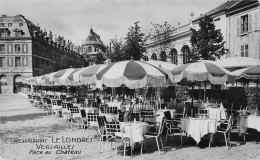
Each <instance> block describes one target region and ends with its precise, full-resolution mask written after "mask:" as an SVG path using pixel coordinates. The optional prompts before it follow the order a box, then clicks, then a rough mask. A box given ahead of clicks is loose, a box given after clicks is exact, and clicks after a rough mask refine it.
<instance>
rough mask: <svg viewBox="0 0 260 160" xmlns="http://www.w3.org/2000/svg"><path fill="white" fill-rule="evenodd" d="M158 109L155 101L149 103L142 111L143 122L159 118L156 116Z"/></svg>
mask: <svg viewBox="0 0 260 160" xmlns="http://www.w3.org/2000/svg"><path fill="white" fill-rule="evenodd" d="M156 108H157V107H156V103H155V102H154V101H149V102H147V103H146V104H145V105H144V107H143V108H141V110H140V117H141V119H142V121H143V122H144V121H145V119H151V118H152V119H154V118H155V117H156V116H157V115H155V112H156Z"/></svg>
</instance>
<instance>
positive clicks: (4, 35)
mask: <svg viewBox="0 0 260 160" xmlns="http://www.w3.org/2000/svg"><path fill="white" fill-rule="evenodd" d="M7 36H8V34H7V32H6V31H0V38H3V37H7Z"/></svg>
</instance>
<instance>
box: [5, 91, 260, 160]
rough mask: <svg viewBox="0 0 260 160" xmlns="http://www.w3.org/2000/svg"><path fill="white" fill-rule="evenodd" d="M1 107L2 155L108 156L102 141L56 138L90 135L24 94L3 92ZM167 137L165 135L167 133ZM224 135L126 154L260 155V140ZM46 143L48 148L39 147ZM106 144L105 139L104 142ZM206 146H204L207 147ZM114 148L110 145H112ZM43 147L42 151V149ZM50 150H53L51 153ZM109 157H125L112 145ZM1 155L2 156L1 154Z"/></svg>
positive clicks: (16, 159)
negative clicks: (212, 141) (231, 141)
mask: <svg viewBox="0 0 260 160" xmlns="http://www.w3.org/2000/svg"><path fill="white" fill-rule="evenodd" d="M0 111H1V124H0V135H1V148H0V151H1V152H0V155H1V157H2V158H3V159H7V160H20V159H21V160H29V159H32V160H35V159H46V160H52V159H55V160H63V159H82V160H83V159H84V160H85V159H89V160H92V159H95V160H96V159H100V160H103V159H104V151H103V152H100V150H99V142H98V141H94V142H89V141H88V142H77V143H76V142H75V143H74V142H60V143H58V142H57V141H56V142H55V141H54V140H55V139H56V140H57V139H62V138H86V137H87V136H88V135H87V133H86V132H83V130H82V129H79V128H77V127H73V128H68V126H67V125H66V124H65V123H62V122H61V118H60V117H55V116H50V115H49V116H47V115H46V112H45V111H43V110H42V109H38V108H35V107H33V106H32V105H31V104H30V103H29V102H28V100H27V99H26V98H23V97H22V96H20V95H17V94H16V95H14V94H13V95H12V94H11V95H1V94H0ZM163 137H165V135H163ZM233 138H235V140H236V141H241V139H239V138H238V137H237V136H236V135H234V136H233ZM18 139H37V140H41V139H46V142H43V143H17V142H18V141H17V140H18ZM223 140H224V139H223V135H216V141H217V142H219V143H216V146H214V147H211V148H209V147H207V144H208V143H207V141H205V143H204V145H203V143H202V144H201V146H202V147H201V148H199V147H197V145H196V143H195V142H194V140H193V139H192V138H190V137H186V136H185V137H184V146H183V147H181V146H180V145H179V144H180V139H179V136H175V137H174V140H173V141H172V140H170V141H169V142H168V143H167V145H165V150H164V151H163V152H162V153H161V155H159V153H158V151H157V147H156V143H155V141H154V140H150V141H148V142H147V149H146V150H145V151H144V154H143V155H140V154H139V151H138V147H137V151H136V152H134V155H133V156H126V159H134V160H137V159H138V160H139V159H140V160H141V159H147V160H150V159H166V160H168V159H177V160H178V159H183V160H184V159H185V160H186V159H190V160H194V159H195V160H201V159H210V160H212V159H215V160H219V159H234V160H245V159H260V144H256V143H255V142H253V141H252V139H251V138H250V137H249V136H247V140H248V141H247V142H246V143H245V144H243V143H240V145H238V146H233V147H231V148H230V149H226V147H224V145H225V144H224V141H223ZM39 144H43V145H44V147H45V148H37V147H39ZM55 144H58V145H62V146H64V145H65V146H68V145H71V146H73V145H74V151H80V152H81V153H80V154H59V153H57V149H54V148H52V149H46V146H49V147H50V146H54V145H55ZM101 144H102V148H104V147H105V143H103V142H102V143H101ZM203 146H204V147H203ZM108 148H110V147H108ZM41 151H43V153H42V154H40V152H41ZM46 151H50V152H49V153H50V154H47V152H46ZM107 157H108V159H122V156H121V155H120V154H116V153H115V151H112V150H110V149H109V152H108V156H107ZM0 159H1V158H0Z"/></svg>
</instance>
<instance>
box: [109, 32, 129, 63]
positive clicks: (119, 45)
mask: <svg viewBox="0 0 260 160" xmlns="http://www.w3.org/2000/svg"><path fill="white" fill-rule="evenodd" d="M111 45H112V46H111V47H112V48H111V53H110V52H109V53H108V58H110V59H111V61H112V62H117V61H122V60H125V59H126V56H125V54H124V52H123V42H122V39H121V38H119V39H118V38H116V37H115V38H114V39H112V40H111Z"/></svg>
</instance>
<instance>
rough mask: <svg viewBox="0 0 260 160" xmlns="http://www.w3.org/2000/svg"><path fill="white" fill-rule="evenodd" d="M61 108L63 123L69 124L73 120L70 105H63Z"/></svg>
mask: <svg viewBox="0 0 260 160" xmlns="http://www.w3.org/2000/svg"><path fill="white" fill-rule="evenodd" d="M61 107H62V123H63V122H69V120H70V118H71V113H70V110H69V107H70V103H62V104H61ZM68 125H69V123H68Z"/></svg>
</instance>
